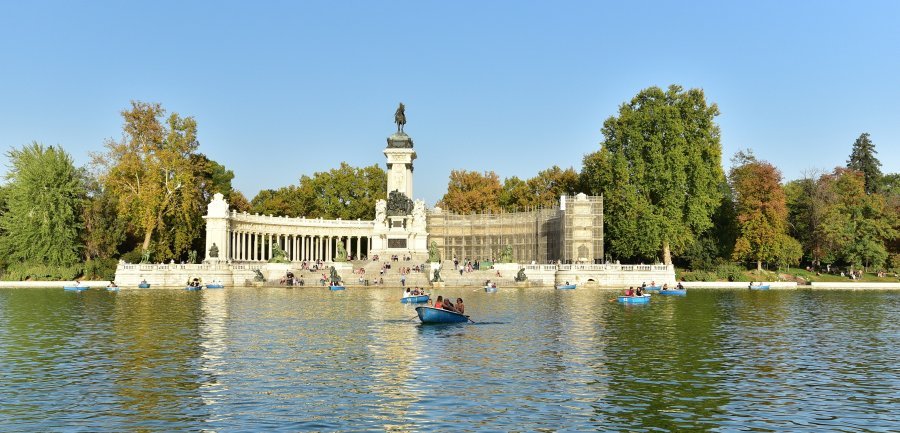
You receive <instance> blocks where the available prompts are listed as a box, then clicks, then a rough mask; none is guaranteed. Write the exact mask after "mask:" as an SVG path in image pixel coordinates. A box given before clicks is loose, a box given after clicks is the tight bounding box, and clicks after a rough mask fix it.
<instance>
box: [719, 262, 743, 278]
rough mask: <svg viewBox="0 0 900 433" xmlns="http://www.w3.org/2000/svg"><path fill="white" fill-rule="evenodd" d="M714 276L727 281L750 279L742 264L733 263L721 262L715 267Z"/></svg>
mask: <svg viewBox="0 0 900 433" xmlns="http://www.w3.org/2000/svg"><path fill="white" fill-rule="evenodd" d="M715 273H716V277H717V278H718V279H720V280H727V281H750V278H749V277H748V276H747V270H746V269H744V267H743V266H740V265H734V264H722V265H719V266H717V267H716V270H715Z"/></svg>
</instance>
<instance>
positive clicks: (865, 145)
mask: <svg viewBox="0 0 900 433" xmlns="http://www.w3.org/2000/svg"><path fill="white" fill-rule="evenodd" d="M876 153H878V152H877V151H876V150H875V143H872V140H870V139H869V133H868V132H863V133H862V134H860V135H859V138H857V139H856V142H854V143H853V150H852V151H851V153H850V159H849V160H847V168H850V169H853V170H856V171H861V172H862V173H863V177H864V179H865V191H866V194H872V193H874V192H876V191H878V183H879V182H880V181H881V169H880V168H879V167H881V161H879V160H878V158H877V157H875V154H876Z"/></svg>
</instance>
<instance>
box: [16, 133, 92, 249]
mask: <svg viewBox="0 0 900 433" xmlns="http://www.w3.org/2000/svg"><path fill="white" fill-rule="evenodd" d="M6 156H7V158H8V159H9V163H10V171H9V172H8V173H7V174H6V180H7V181H8V185H7V186H6V188H5V190H6V191H5V194H4V195H5V197H6V206H7V211H6V212H5V213H3V215H2V216H0V229H2V232H3V236H2V237H0V253H2V255H3V256H4V257H5V258H6V260H8V261H9V263H18V264H21V265H43V266H49V267H63V266H72V265H73V264H75V263H77V262H79V259H80V257H81V254H80V253H81V249H82V243H81V239H80V237H79V235H80V233H79V230H80V229H81V228H82V210H81V208H82V206H83V204H84V200H85V188H84V184H83V178H82V176H81V174H80V173H79V171H78V170H77V169H76V168H75V166H74V164H73V162H72V158H71V157H70V156H69V154H68V153H66V152H65V151H64V150H63V149H62V148H59V147H54V146H49V147H45V146H44V145H42V144H39V143H37V142H33V143H32V144H30V145H26V146H23V147H22V148H21V149H11V150H10V151H8V152H7V153H6Z"/></svg>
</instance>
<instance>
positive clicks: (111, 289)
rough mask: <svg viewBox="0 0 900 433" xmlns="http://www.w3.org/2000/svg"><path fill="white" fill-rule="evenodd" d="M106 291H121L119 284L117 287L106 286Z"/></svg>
mask: <svg viewBox="0 0 900 433" xmlns="http://www.w3.org/2000/svg"><path fill="white" fill-rule="evenodd" d="M106 291H107V292H118V291H119V286H116V287H107V288H106Z"/></svg>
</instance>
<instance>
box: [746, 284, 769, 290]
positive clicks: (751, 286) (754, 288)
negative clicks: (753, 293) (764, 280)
mask: <svg viewBox="0 0 900 433" xmlns="http://www.w3.org/2000/svg"><path fill="white" fill-rule="evenodd" d="M750 290H769V285H768V284H760V285H757V286H754V285H752V284H751V285H750Z"/></svg>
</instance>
